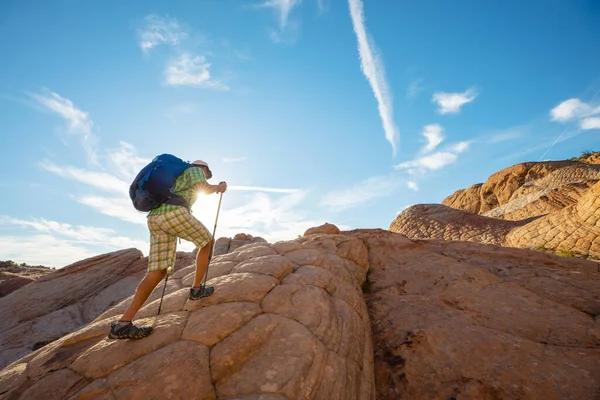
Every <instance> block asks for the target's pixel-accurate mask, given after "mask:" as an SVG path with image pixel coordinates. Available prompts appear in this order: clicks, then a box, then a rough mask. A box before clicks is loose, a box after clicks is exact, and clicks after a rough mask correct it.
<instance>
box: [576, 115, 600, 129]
mask: <svg viewBox="0 0 600 400" xmlns="http://www.w3.org/2000/svg"><path fill="white" fill-rule="evenodd" d="M580 127H581V129H586V130H587V129H600V117H593V118H584V119H582V120H581V124H580Z"/></svg>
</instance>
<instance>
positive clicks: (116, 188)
mask: <svg viewBox="0 0 600 400" xmlns="http://www.w3.org/2000/svg"><path fill="white" fill-rule="evenodd" d="M40 166H41V167H42V168H44V169H45V170H46V171H48V172H52V173H53V174H56V175H58V176H60V177H62V178H65V179H70V180H74V181H77V182H80V183H85V184H86V185H90V186H94V187H96V188H98V189H102V190H105V191H109V192H116V193H120V194H127V192H128V190H129V184H127V183H125V182H123V181H122V180H120V179H119V178H117V177H115V176H113V175H109V174H105V173H102V172H92V171H87V170H83V169H79V168H73V167H69V166H65V167H63V166H59V165H56V164H54V163H52V162H50V161H43V162H41V163H40Z"/></svg>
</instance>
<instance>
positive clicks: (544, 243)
mask: <svg viewBox="0 0 600 400" xmlns="http://www.w3.org/2000/svg"><path fill="white" fill-rule="evenodd" d="M506 244H507V245H508V246H514V247H527V248H536V247H543V248H546V249H553V250H557V251H563V252H566V254H567V255H571V254H572V255H582V256H585V257H592V258H594V259H600V182H598V183H596V184H595V185H594V186H592V187H591V188H590V189H589V190H588V191H587V192H586V194H585V195H583V196H582V197H581V198H580V199H579V201H578V202H577V204H576V205H573V206H571V207H567V208H565V209H563V210H561V211H558V212H555V213H552V214H550V215H548V216H545V217H543V218H539V219H538V220H536V221H533V222H531V223H529V224H527V225H524V226H522V227H520V228H517V229H514V230H512V231H511V232H510V233H509V234H508V236H507V237H506Z"/></svg>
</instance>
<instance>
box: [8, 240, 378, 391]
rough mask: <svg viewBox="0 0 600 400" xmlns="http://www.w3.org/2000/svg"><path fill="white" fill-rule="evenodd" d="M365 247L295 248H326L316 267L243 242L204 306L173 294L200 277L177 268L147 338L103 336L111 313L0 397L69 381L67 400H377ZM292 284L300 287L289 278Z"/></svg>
mask: <svg viewBox="0 0 600 400" xmlns="http://www.w3.org/2000/svg"><path fill="white" fill-rule="evenodd" d="M338 236H339V235H338ZM358 245H361V246H363V247H364V243H363V242H362V241H361V240H360V239H357V238H351V237H343V236H339V237H338V238H337V239H335V240H333V241H332V240H331V239H325V238H323V239H318V238H317V237H313V238H312V239H311V240H310V241H307V242H306V243H303V244H299V247H300V248H301V249H302V250H306V251H308V250H312V251H315V252H317V253H321V255H322V257H321V263H322V265H321V266H314V265H312V266H309V265H299V264H298V263H296V262H294V261H292V260H290V258H288V257H287V254H286V253H284V254H280V253H279V252H278V251H277V250H275V249H274V248H272V247H271V246H270V245H268V244H264V243H255V244H250V245H247V246H244V247H243V248H239V249H237V250H235V251H233V252H232V253H229V254H226V255H223V256H217V257H215V259H214V261H215V263H216V264H222V265H223V266H226V268H223V269H222V271H221V272H222V275H219V276H216V277H214V278H212V279H210V280H209V282H208V283H209V284H211V285H213V286H214V287H215V288H216V290H215V293H214V294H213V295H212V296H210V297H208V298H204V299H202V300H200V301H189V300H187V298H186V297H185V292H186V288H178V287H180V286H181V284H182V282H183V281H184V280H186V279H189V278H190V276H193V273H194V272H193V271H192V270H191V269H187V270H185V272H183V271H184V269H185V268H184V269H180V270H179V271H181V273H180V274H177V273H174V274H173V282H174V285H173V286H171V287H167V290H166V294H165V300H164V303H163V313H161V315H160V316H158V318H157V319H156V327H155V330H154V331H153V333H152V334H151V335H150V336H149V337H148V338H145V339H144V340H140V341H127V340H120V341H119V340H108V339H107V338H106V334H107V333H108V329H109V325H110V322H111V321H113V320H115V319H116V318H118V316H117V314H119V311H117V312H115V311H114V308H118V306H116V307H113V309H111V310H108V311H107V312H106V313H105V317H104V318H102V317H99V318H97V320H96V321H95V322H93V323H91V324H89V325H87V326H85V327H83V328H81V329H80V330H78V331H76V332H73V333H71V334H68V335H67V336H64V337H62V338H60V339H58V340H56V341H55V342H53V343H51V344H49V345H47V346H45V347H43V348H41V349H39V350H37V351H36V352H34V353H32V354H30V355H28V356H27V357H25V358H22V359H21V360H19V361H18V362H16V363H14V364H12V365H10V366H8V367H7V368H5V369H4V370H3V371H2V372H0V382H1V383H2V384H3V386H4V384H6V386H5V388H6V389H3V391H2V393H4V394H0V396H7V398H13V397H15V396H16V397H17V398H18V396H20V395H21V394H22V393H24V391H26V390H30V391H34V390H35V393H42V392H43V390H44V388H46V389H47V390H51V388H53V387H54V386H53V385H55V382H56V381H57V380H58V377H59V376H62V375H59V374H64V375H65V376H64V377H63V378H64V379H63V380H64V381H65V382H66V384H65V385H64V387H62V388H61V389H60V390H56V395H57V398H60V399H72V400H76V399H77V400H84V399H91V398H94V399H96V398H98V399H113V398H115V397H116V398H128V399H129V398H131V399H137V398H161V399H163V398H164V399H169V398H199V399H217V398H220V399H245V400H259V399H270V400H281V399H288V400H291V399H304V398H312V399H323V400H325V399H327V400H328V399H340V400H345V399H356V400H363V399H365V400H371V399H374V398H375V397H374V396H375V387H374V379H373V358H372V348H373V347H372V343H371V338H370V321H369V318H368V314H367V308H366V305H365V304H364V302H362V301H360V298H361V288H360V286H359V284H358V282H363V281H364V280H365V277H364V275H366V271H367V269H368V253H367V250H366V248H365V249H362V250H361V249H357V248H355V246H358ZM331 246H333V247H331ZM336 246H337V247H336ZM279 247H280V246H279ZM291 247H294V246H291ZM319 249H321V250H319ZM324 249H326V252H325V250H324ZM337 254H340V255H337ZM294 259H295V260H297V261H301V260H302V258H301V257H294ZM352 260H356V261H358V262H360V263H367V264H366V265H363V266H361V265H358V264H356V263H355V261H352ZM231 264H233V265H231ZM314 269H317V270H320V271H321V272H322V274H325V275H326V276H327V278H326V279H321V281H322V282H323V283H324V285H325V286H326V287H327V290H325V289H322V288H318V287H316V286H314V285H312V284H311V283H308V282H313V283H316V281H315V280H314V279H312V280H311V278H310V276H311V274H312V275H314V276H319V272H316V273H311V271H313V272H314ZM330 270H333V271H335V273H332V272H330ZM299 271H300V272H299ZM297 272H299V273H298V277H297V278H294V276H295V275H296V273H297ZM360 273H362V276H357V274H360ZM288 279H289V281H290V282H292V281H293V283H285V284H284V283H283V282H282V281H283V280H285V281H286V282H287V280H288ZM290 289H292V290H291V291H290ZM316 293H318V298H319V299H320V301H314V300H315V299H316V297H315V294H316ZM157 301H158V299H154V300H153V301H151V302H149V303H148V304H146V305H145V306H144V307H143V308H142V310H140V314H145V313H146V312H147V311H148V310H151V309H153V307H154V306H155V304H156V302H157ZM109 315H112V316H109ZM144 316H145V315H144ZM148 317H149V318H146V319H141V320H139V319H138V320H137V321H136V322H137V323H138V324H140V325H148V324H151V323H152V321H153V320H154V316H153V315H152V314H149V315H148ZM209 367H210V368H209ZM324 377H325V378H326V379H324Z"/></svg>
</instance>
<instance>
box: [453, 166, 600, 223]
mask: <svg viewBox="0 0 600 400" xmlns="http://www.w3.org/2000/svg"><path fill="white" fill-rule="evenodd" d="M599 179H600V165H599V164H587V163H583V162H580V161H547V162H537V163H521V164H516V165H513V166H511V167H509V168H506V169H503V170H502V171H499V172H496V173H495V174H493V175H492V176H490V177H489V178H488V180H487V181H486V182H485V183H483V184H476V185H473V186H471V187H469V188H467V189H463V190H458V191H456V192H454V193H453V194H452V195H450V196H448V197H447V198H445V199H444V200H443V201H442V204H444V205H447V206H449V207H452V208H455V209H457V210H463V211H468V212H471V213H475V214H483V215H486V216H488V217H494V218H503V219H509V220H520V219H525V218H530V217H534V216H539V215H543V214H546V213H548V212H552V211H556V210H559V209H562V208H564V207H566V206H569V205H572V204H574V203H576V202H577V200H578V199H579V197H581V195H582V194H583V193H584V192H585V191H586V189H587V188H589V187H590V186H592V185H593V184H595V183H596V182H597V181H598V180H599Z"/></svg>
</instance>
